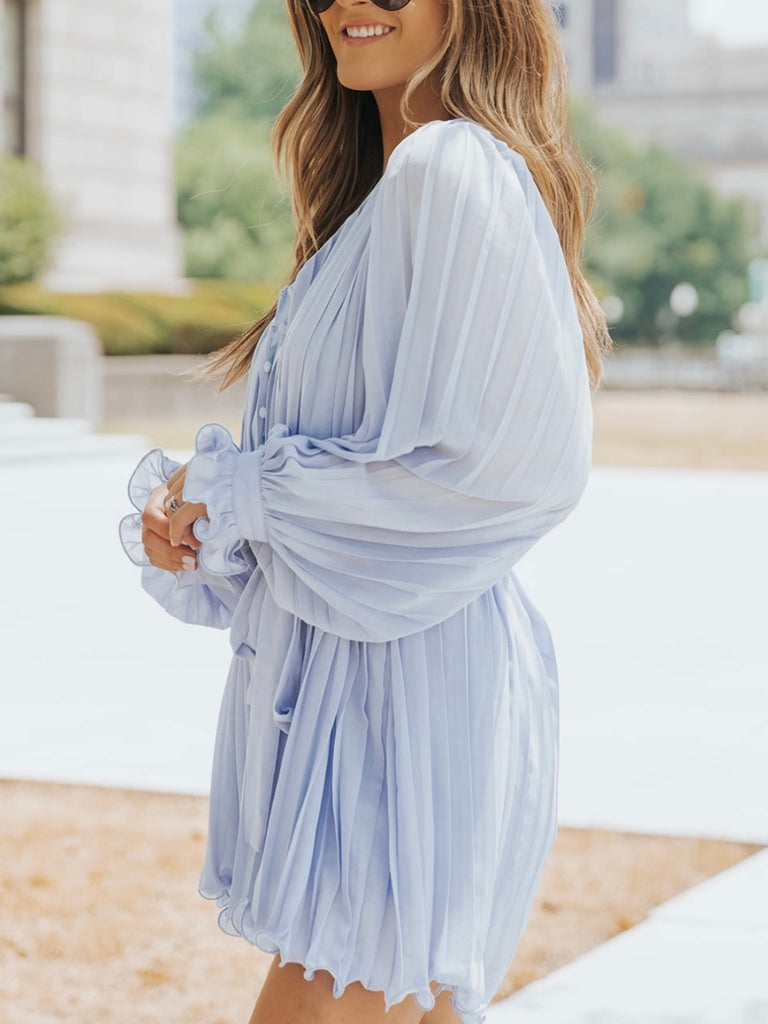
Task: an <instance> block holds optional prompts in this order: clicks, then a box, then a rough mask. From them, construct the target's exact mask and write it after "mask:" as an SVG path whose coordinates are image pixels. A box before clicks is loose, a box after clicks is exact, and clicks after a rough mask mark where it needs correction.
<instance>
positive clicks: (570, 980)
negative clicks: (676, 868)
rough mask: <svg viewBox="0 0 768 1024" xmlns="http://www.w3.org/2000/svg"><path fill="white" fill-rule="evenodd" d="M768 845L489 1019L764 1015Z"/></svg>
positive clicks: (524, 1022) (665, 1022) (767, 1000)
mask: <svg viewBox="0 0 768 1024" xmlns="http://www.w3.org/2000/svg"><path fill="white" fill-rule="evenodd" d="M766 1022H768V850H765V851H763V852H762V853H758V854H756V855H755V856H753V857H750V858H749V859H748V860H745V861H742V863H741V864H737V865H736V867H733V868H731V869H730V870H729V871H724V872H723V873H722V874H720V875H716V876H715V877H714V878H713V879H710V880H709V881H708V882H705V883H704V884H702V885H697V886H695V887H694V888H693V889H689V890H688V892H685V893H683V894H682V895H680V896H677V897H675V899H672V900H669V901H668V902H667V903H663V904H662V905H661V906H660V907H657V908H656V910H655V911H653V913H651V915H650V916H649V918H648V920H647V921H644V922H643V923H642V924H640V925H638V926H637V927H636V928H632V929H631V930H630V931H628V932H624V934H623V935H620V936H618V937H617V938H615V939H612V940H611V941H610V942H606V943H605V944H604V945H602V946H599V947H598V948H597V949H595V950H593V951H592V952H590V953H587V954H586V956H583V957H580V958H579V959H578V960H574V961H573V963H570V964H568V965H567V966H566V967H562V968H561V969H560V970H558V971H555V972H554V973H552V974H550V975H548V976H547V977H546V978H543V979H542V980H541V981H538V982H534V984H532V985H529V986H527V988H525V989H523V990H522V991H520V992H519V993H517V994H516V995H514V996H513V997H512V998H511V999H507V1000H505V1001H504V1002H503V1003H499V1004H497V1005H496V1006H493V1007H491V1009H490V1010H489V1011H488V1017H487V1024H766Z"/></svg>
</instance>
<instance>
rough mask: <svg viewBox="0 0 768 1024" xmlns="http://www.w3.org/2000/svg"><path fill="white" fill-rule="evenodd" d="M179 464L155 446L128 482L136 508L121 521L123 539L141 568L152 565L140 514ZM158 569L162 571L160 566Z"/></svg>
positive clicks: (131, 557)
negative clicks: (151, 493)
mask: <svg viewBox="0 0 768 1024" xmlns="http://www.w3.org/2000/svg"><path fill="white" fill-rule="evenodd" d="M180 465H181V463H180V462H175V461H174V460H173V459H169V458H168V456H167V455H166V454H165V453H164V452H163V450H162V449H161V448H153V449H152V451H151V452H147V454H146V455H145V456H144V457H143V459H142V460H141V461H140V462H139V464H138V466H137V467H136V469H134V471H133V473H132V474H131V479H130V480H129V481H128V497H129V498H130V501H131V504H132V505H133V507H134V508H135V509H136V511H135V512H134V513H133V514H132V515H129V516H126V517H125V518H124V519H123V520H121V522H120V542H121V544H122V545H123V550H124V551H125V553H126V555H128V557H129V558H130V560H131V561H132V562H133V564H134V565H138V566H140V567H141V568H142V569H146V568H151V566H150V563H149V559H148V558H147V554H146V552H145V551H144V545H143V544H142V542H141V513H142V512H143V511H144V508H145V506H146V504H147V499H148V498H149V495H150V492H151V491H152V490H154V488H155V487H158V486H159V485H160V484H164V483H166V482H167V481H168V480H169V479H170V478H171V477H172V476H173V474H174V473H175V472H176V470H177V469H178V468H179V466H180ZM157 571H158V572H162V570H160V569H158V570H157ZM165 575H168V573H165ZM171 575H179V576H180V575H182V574H181V573H172V574H171Z"/></svg>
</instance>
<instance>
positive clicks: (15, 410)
mask: <svg viewBox="0 0 768 1024" xmlns="http://www.w3.org/2000/svg"><path fill="white" fill-rule="evenodd" d="M34 415H35V410H34V409H33V408H32V406H31V405H27V403H26V402H14V401H13V400H12V399H10V398H7V397H5V396H3V395H0V424H5V423H11V422H15V421H16V420H30V419H32V417H33V416H34Z"/></svg>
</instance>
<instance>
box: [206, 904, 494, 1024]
mask: <svg viewBox="0 0 768 1024" xmlns="http://www.w3.org/2000/svg"><path fill="white" fill-rule="evenodd" d="M198 891H199V893H200V895H201V896H202V897H203V899H206V900H211V901H212V902H215V903H216V905H217V906H218V907H220V908H221V913H220V914H219V917H218V922H219V927H220V928H221V930H222V931H223V932H224V933H225V934H227V935H232V936H235V937H240V938H243V939H245V940H246V941H247V942H250V943H251V945H252V946H256V947H257V948H258V949H260V950H261V951H262V952H263V953H270V954H278V955H279V956H280V964H279V966H280V967H284V966H285V965H286V964H288V963H293V964H301V966H302V967H303V968H304V978H305V980H306V981H312V979H313V978H314V976H315V971H325V972H326V973H327V974H330V975H331V977H332V978H333V995H334V998H335V999H340V998H341V996H342V995H343V994H344V990H345V989H346V987H347V985H351V984H353V983H355V982H357V983H358V984H360V985H362V986H363V987H364V988H367V985H366V983H365V979H363V978H361V977H355V976H354V975H351V974H350V975H348V976H343V975H342V973H341V971H340V970H339V968H338V967H336V968H334V967H332V966H330V965H329V964H328V963H326V962H325V961H310V960H309V958H308V957H307V956H306V955H305V954H304V953H303V952H302V950H301V949H299V947H298V944H297V943H295V942H290V941H288V940H285V939H280V938H278V936H276V935H275V934H274V933H272V932H271V931H269V930H268V929H266V928H260V929H258V930H257V931H255V932H251V931H250V930H249V929H248V928H247V926H246V924H245V920H244V919H245V914H246V912H247V910H248V907H249V903H248V900H240V901H239V903H237V904H235V905H234V906H231V905H230V898H229V893H228V892H227V891H226V890H224V891H223V892H222V893H221V894H220V895H218V896H216V895H209V894H207V893H206V892H204V891H203V890H202V889H199V890H198ZM432 980H437V979H432ZM445 990H448V991H450V992H451V1006H452V1007H453V1009H454V1010H455V1011H456V1013H457V1014H458V1015H459V1017H460V1019H461V1021H462V1024H485V1020H486V1016H485V1013H484V1010H485V1006H484V1005H483V1006H478V1007H475V1008H473V1007H471V1006H467V1005H464V1004H462V1003H461V1002H459V1000H458V997H457V992H458V991H459V990H460V986H458V985H452V984H450V983H449V982H439V983H438V987H437V989H436V990H435V991H434V992H433V991H432V989H431V988H430V987H429V984H428V983H427V984H425V986H424V988H421V989H413V988H405V989H403V990H398V991H395V992H392V993H390V992H386V991H385V992H383V995H384V1004H385V1009H386V1012H388V1011H389V1009H390V1007H392V1006H394V1005H395V1004H397V1003H400V1002H402V1000H403V999H405V998H406V997H407V996H413V999H414V1000H415V1002H416V1005H417V1006H418V1007H419V1009H420V1010H423V1011H424V1012H425V1013H427V1012H429V1010H432V1009H434V1006H435V998H436V996H438V995H439V994H440V993H441V992H443V991H445ZM372 991H382V990H381V989H375V990H372Z"/></svg>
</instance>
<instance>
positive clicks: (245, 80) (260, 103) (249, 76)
mask: <svg viewBox="0 0 768 1024" xmlns="http://www.w3.org/2000/svg"><path fill="white" fill-rule="evenodd" d="M206 32H207V38H206V41H205V43H204V44H203V46H202V47H201V49H200V50H199V51H198V53H197V54H195V57H194V60H193V71H194V76H195V83H196V86H197V89H198V92H199V94H200V108H199V114H200V116H201V117H210V116H213V115H218V114H226V115H228V116H230V117H233V116H235V117H247V118H255V119H259V120H261V119H267V120H269V121H273V120H274V119H275V117H276V116H277V114H278V113H279V112H280V110H282V108H283V107H284V106H285V104H286V102H287V101H288V99H289V98H290V96H291V94H292V92H293V91H294V89H295V88H296V85H297V83H298V81H299V73H300V72H299V62H298V57H297V54H296V47H295V45H294V43H293V37H292V35H291V30H290V27H289V25H288V16H287V14H286V11H285V6H284V4H283V0H259V2H258V3H256V4H254V6H253V7H252V9H251V11H250V13H249V14H248V15H247V16H246V18H245V20H244V22H243V24H242V27H241V28H240V29H238V31H237V32H232V31H231V30H230V31H227V30H225V28H224V27H223V24H222V22H221V20H220V19H217V18H216V16H215V12H214V13H213V14H212V15H211V16H209V18H208V21H207V24H206Z"/></svg>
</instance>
